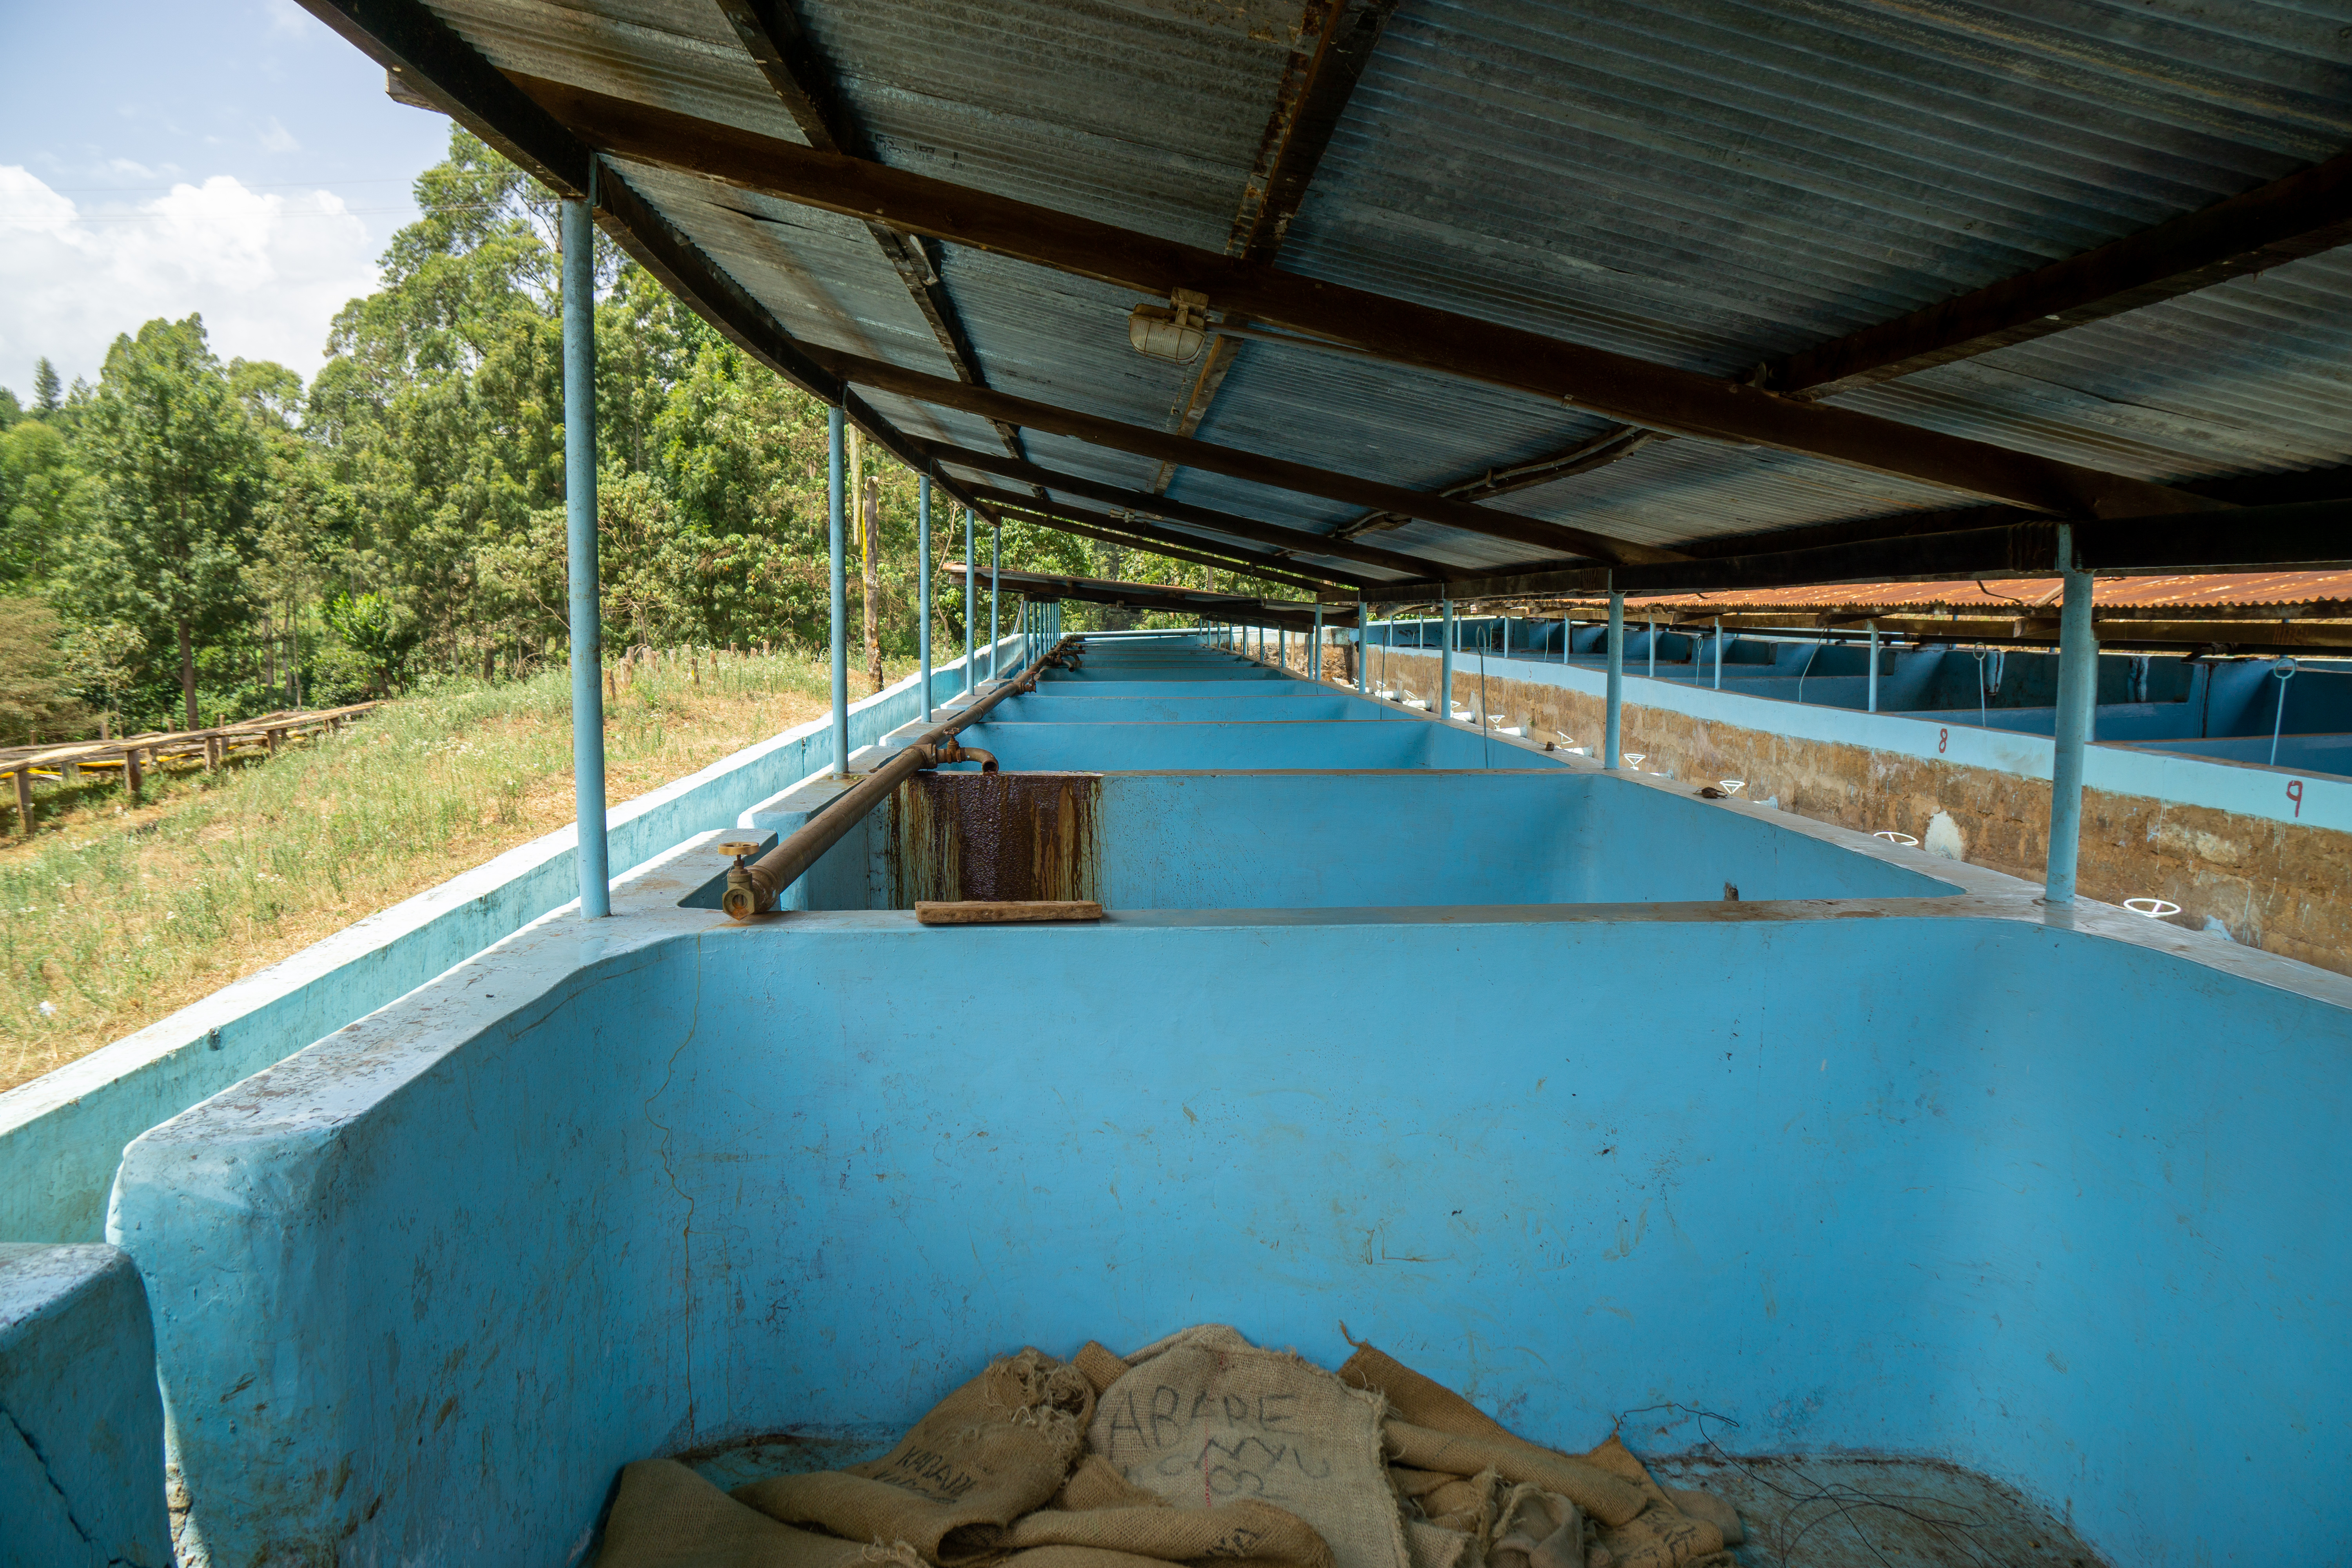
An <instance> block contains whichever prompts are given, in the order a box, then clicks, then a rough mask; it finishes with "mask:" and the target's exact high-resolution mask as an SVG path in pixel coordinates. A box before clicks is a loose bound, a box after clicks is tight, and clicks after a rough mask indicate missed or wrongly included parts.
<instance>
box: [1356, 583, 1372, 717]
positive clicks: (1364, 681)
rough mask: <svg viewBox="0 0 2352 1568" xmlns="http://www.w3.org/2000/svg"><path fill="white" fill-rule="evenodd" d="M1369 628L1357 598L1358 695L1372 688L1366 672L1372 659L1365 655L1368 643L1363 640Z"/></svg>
mask: <svg viewBox="0 0 2352 1568" xmlns="http://www.w3.org/2000/svg"><path fill="white" fill-rule="evenodd" d="M1370 630H1371V627H1370V625H1368V624H1367V623H1366V621H1365V619H1364V601H1363V600H1362V599H1361V598H1359V599H1358V600H1357V601H1356V691H1357V694H1358V695H1359V696H1360V695H1362V694H1364V693H1366V692H1369V691H1370V690H1371V689H1372V688H1371V676H1370V674H1369V673H1368V672H1369V670H1370V668H1371V662H1372V661H1371V660H1370V658H1366V657H1365V655H1366V653H1367V652H1368V651H1369V650H1370V645H1369V644H1368V643H1366V642H1365V640H1364V634H1365V633H1366V632H1368V631H1370Z"/></svg>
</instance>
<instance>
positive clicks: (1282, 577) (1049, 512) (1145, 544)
mask: <svg viewBox="0 0 2352 1568" xmlns="http://www.w3.org/2000/svg"><path fill="white" fill-rule="evenodd" d="M973 494H974V495H975V496H976V497H977V498H978V499H979V500H980V504H981V506H982V509H983V510H986V511H987V512H989V513H990V514H992V515H999V516H1005V517H1013V516H1018V517H1020V518H1022V519H1023V521H1031V522H1035V523H1037V524H1039V525H1040V526H1042V527H1046V528H1055V529H1059V530H1060V531H1063V532H1064V533H1070V534H1076V536H1077V537H1079V538H1081V539H1093V540H1098V541H1100V542H1103V543H1105V544H1116V545H1118V547H1119V548H1121V549H1122V550H1139V551H1143V552H1148V553H1150V554H1154V555H1164V556H1166V557H1168V558H1169V559H1170V560H1171V561H1187V562H1190V563H1192V564H1193V565H1195V566H1207V567H1210V568H1213V570H1216V571H1219V572H1232V573H1234V574H1244V575H1248V576H1253V577H1262V578H1264V579H1265V581H1267V582H1269V583H1280V584H1283V585H1284V586H1285V587H1290V588H1300V589H1304V590H1305V591H1307V593H1310V594H1316V593H1320V592H1322V591H1323V589H1324V588H1326V587H1328V586H1329V585H1331V584H1339V585H1341V586H1344V587H1349V588H1353V587H1354V586H1356V585H1357V584H1360V583H1365V582H1369V581H1370V579H1369V578H1362V577H1357V576H1353V575H1351V574H1346V573H1338V572H1333V571H1332V570H1331V569H1330V568H1328V567H1324V566H1313V565H1309V564H1307V563H1303V562H1298V561H1292V560H1288V559H1286V558H1285V557H1283V556H1279V555H1262V554H1260V553H1258V552H1255V551H1252V550H1244V549H1242V548H1241V547H1240V546H1238V545H1223V544H1220V543H1218V542H1215V541H1213V540H1205V539H1200V538H1196V537H1194V536H1193V535H1191V534H1181V533H1178V532H1176V531H1173V530H1171V529H1164V528H1154V527H1153V526H1152V525H1151V524H1150V523H1147V522H1133V521H1128V520H1127V519H1125V518H1120V517H1114V516H1112V515H1111V514H1109V513H1108V512H1097V511H1087V510H1084V509H1083V508H1080V507H1074V506H1071V505H1070V504H1068V503H1067V502H1066V501H1057V500H1033V499H1031V498H1030V497H1028V496H1023V495H1014V494H1012V493H1011V492H1009V491H1006V490H990V489H982V490H975V491H974V492H973ZM1301 574H1305V575H1301Z"/></svg>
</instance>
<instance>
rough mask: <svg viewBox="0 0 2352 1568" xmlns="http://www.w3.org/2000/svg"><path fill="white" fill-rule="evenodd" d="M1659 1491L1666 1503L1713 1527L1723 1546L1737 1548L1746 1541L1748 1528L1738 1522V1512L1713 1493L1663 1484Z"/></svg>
mask: <svg viewBox="0 0 2352 1568" xmlns="http://www.w3.org/2000/svg"><path fill="white" fill-rule="evenodd" d="M1660 1490H1662V1491H1664V1493H1665V1494H1666V1500H1667V1501H1668V1502H1670V1503H1672V1504H1674V1505H1675V1507H1676V1508H1678V1509H1680V1510H1682V1511H1683V1512H1685V1513H1686V1514H1688V1515H1690V1516H1691V1517H1692V1518H1693V1519H1703V1520H1705V1521H1707V1523H1709V1524H1711V1525H1713V1526H1715V1529H1716V1533H1717V1534H1718V1535H1720V1536H1722V1537H1723V1543H1724V1545H1726V1546H1737V1545H1738V1544H1739V1543H1740V1542H1743V1541H1745V1540H1747V1539H1748V1527H1747V1526H1746V1525H1745V1524H1743V1523H1741V1522H1740V1520H1739V1510H1738V1509H1736V1508H1734V1507H1732V1506H1731V1504H1730V1503H1729V1502H1727V1501H1726V1500H1724V1499H1722V1498H1719V1497H1717V1496H1716V1495H1715V1494H1714V1493H1713V1492H1710V1491H1701V1490H1700V1489H1698V1488H1696V1487H1669V1486H1664V1485H1663V1484H1662V1485H1661V1487H1660Z"/></svg>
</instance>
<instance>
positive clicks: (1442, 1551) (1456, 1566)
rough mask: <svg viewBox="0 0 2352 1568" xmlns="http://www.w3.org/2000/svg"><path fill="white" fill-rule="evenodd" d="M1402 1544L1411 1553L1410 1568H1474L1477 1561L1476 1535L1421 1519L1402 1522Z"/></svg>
mask: <svg viewBox="0 0 2352 1568" xmlns="http://www.w3.org/2000/svg"><path fill="white" fill-rule="evenodd" d="M1404 1543H1405V1547H1406V1549H1407V1550H1408V1551H1410V1552H1412V1568H1475V1565H1476V1563H1477V1561H1478V1538H1477V1537H1476V1536H1475V1535H1473V1534H1471V1533H1470V1532H1469V1531H1461V1530H1448V1529H1446V1528H1444V1526H1443V1525H1436V1524H1432V1523H1430V1522H1429V1521H1427V1520H1425V1519H1408V1520H1406V1521H1404Z"/></svg>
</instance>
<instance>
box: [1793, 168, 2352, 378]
mask: <svg viewBox="0 0 2352 1568" xmlns="http://www.w3.org/2000/svg"><path fill="white" fill-rule="evenodd" d="M2347 240H2352V153H2346V154H2343V155H2342V156H2339V157H2335V158H2331V159H2329V160H2328V161H2327V162H2326V163H2315V164H2314V165H2312V166H2311V167H2310V168H2307V169H2303V170H2300V171H2298V172H2297V173H2295V174H2289V175H2287V176H2286V177H2285V178H2284V179H2281V180H2273V181H2272V182H2271V183H2270V184H2267V185H2263V186H2259V187H2257V188H2256V189H2254V190H2251V191H2248V192H2246V193H2244V194H2243V195H2235V196H2231V198H2229V199H2228V200H2227V201H2222V202H2216V203H2215V204H2213V205H2211V206H2209V207H2206V208H2203V209H2202V210H2200V211H2198V212H2193V213H2189V214H2188V215H2186V216H2182V217H2177V218H2174V219H2172V220H2170V221H2169V222H2167V223H2160V224H2158V225H2157V226H2155V227H2153V228H2147V229H2142V230H2141V231H2140V232H2139V233H2137V234H2134V235H2126V237H2123V238H2122V239H2118V240H2116V241H2113V242H2112V243H2110V244H2106V245H2103V246H2100V247H2097V248H2096V249H2095V250H2086V251H2084V252H2083V253H2082V254H2081V255H2079V256H2070V257H2068V258H2065V259H2064V260H2063V261H2053V262H2052V263H2050V264H2049V265H2048V266H2046V267H2037V268H2034V269H2033V270H2032V271H2030V272H2025V273H2021V274H2019V275H2018V276H2016V277H2014V278H2004V279H2001V280H2000V282H1998V283H1993V284H1990V285H1988V286H1986V287H1985V288H1982V289H1970V290H1969V292H1967V293H1965V294H1957V295H1954V296H1953V297H1952V298H1951V299H1948V300H1940V301H1938V302H1937V303H1936V304H1933V305H1929V306H1927V307H1925V308H1924V309H1921V310H1914V311H1912V312H1911V313H1910V314H1908V315H1906V316H1898V317H1896V318H1895V320H1893V321H1883V322H1880V323H1879V324H1878V325H1876V326H1871V327H1864V328H1863V329H1862V330H1861V331H1856V332H1849V333H1847V334H1846V335H1845V336H1844V337H1842V338H1836V339H1833V340H1832V341H1831V342H1826V343H1822V345H1820V346H1819V347H1817V348H1811V349H1807V350H1805V351H1804V352H1802V353H1795V354H1791V355H1790V356H1789V357H1788V358H1787V359H1785V360H1782V361H1781V362H1780V363H1778V364H1777V365H1775V366H1773V367H1772V369H1771V370H1770V371H1769V373H1768V374H1767V376H1766V379H1765V384H1766V385H1768V386H1769V387H1772V388H1773V389H1775V390H1777V391H1782V392H1790V393H1802V394H1804V395H1807V396H1810V397H1826V396H1829V395H1832V394H1833V393H1839V392H1843V391H1846V390H1848V389H1849V388H1852V387H1856V386H1867V385H1870V384H1874V383H1876V382H1882V381H1890V380H1893V379H1894V378H1895V377H1896V376H1904V375H1911V374H1916V373H1917V372H1919V371H1923V370H1929V369H1932V368H1934V367H1935V366H1937V365H1939V364H1949V363H1952V362H1953V361H1955V360H1963V359H1969V358H1972V357H1973V356H1975V355H1977V354H1982V353H1991V352H1992V351H1993V350H1995V349H2003V348H2008V347H2010V346H2011V345H2012V344H2016V343H2022V342H2032V341H2033V340H2034V339H2036V338H2044V337H2048V336H2050V335H2052V334H2053V333H2055V332H2063V331H2071V330H2072V329H2074V328H2075V327H2080V326H2085V325H2087V324H2089V323H2090V322H2093V321H2105V320H2107V319H2108V318H2110V317H2113V316H2120V315H2123V314H2125V313H2126V311H2131V310H2140V309H2143V308H2144V307H2146V306H2148V305H2153V304H2158V303H2159V302H2161V301H2163V300H2173V299H2178V298H2179V297H2180V296H2181V295H2183V294H2190V293H2194V292H2196V291H2197V290H2198V289H2210V288H2211V287H2212V286H2213V285H2214V284H2216V283H2223V282H2227V281H2228V280H2229V279H2232V278H2242V277H2245V276H2246V275H2247V274H2249V273H2253V272H2261V271H2263V270H2265V269H2267V268H2273V267H2277V266H2280V265H2282V264H2284V263H2285V262H2289V261H2294V260H2296V259H2298V258H2302V257H2306V256H2316V255H2318V254H2319V253H2320V252H2322V251H2325V250H2333V249H2335V248H2336V247H2338V246H2341V245H2343V244H2345V243H2346V242H2347Z"/></svg>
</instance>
